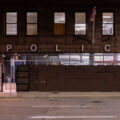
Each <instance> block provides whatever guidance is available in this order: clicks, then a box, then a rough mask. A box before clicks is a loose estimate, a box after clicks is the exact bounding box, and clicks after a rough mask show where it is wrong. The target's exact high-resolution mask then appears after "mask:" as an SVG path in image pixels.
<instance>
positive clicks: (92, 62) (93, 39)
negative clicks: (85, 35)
mask: <svg viewBox="0 0 120 120" xmlns="http://www.w3.org/2000/svg"><path fill="white" fill-rule="evenodd" d="M92 32H93V33H92V51H91V65H94V51H93V50H94V48H93V47H94V43H95V19H94V21H93V30H92Z"/></svg>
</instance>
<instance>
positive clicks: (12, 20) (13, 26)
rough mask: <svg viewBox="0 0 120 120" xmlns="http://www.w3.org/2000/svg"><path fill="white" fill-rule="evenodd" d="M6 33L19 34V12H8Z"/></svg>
mask: <svg viewBox="0 0 120 120" xmlns="http://www.w3.org/2000/svg"><path fill="white" fill-rule="evenodd" d="M6 35H17V12H7V13H6Z"/></svg>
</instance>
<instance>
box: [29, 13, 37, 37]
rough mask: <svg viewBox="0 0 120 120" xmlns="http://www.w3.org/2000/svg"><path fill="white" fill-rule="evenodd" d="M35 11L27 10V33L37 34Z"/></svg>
mask: <svg viewBox="0 0 120 120" xmlns="http://www.w3.org/2000/svg"><path fill="white" fill-rule="evenodd" d="M37 24H38V21H37V12H27V35H37V34H38V30H37Z"/></svg>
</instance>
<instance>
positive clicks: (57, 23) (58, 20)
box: [54, 12, 65, 35]
mask: <svg viewBox="0 0 120 120" xmlns="http://www.w3.org/2000/svg"><path fill="white" fill-rule="evenodd" d="M54 35H65V12H55V13H54Z"/></svg>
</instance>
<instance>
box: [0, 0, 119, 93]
mask: <svg viewBox="0 0 120 120" xmlns="http://www.w3.org/2000/svg"><path fill="white" fill-rule="evenodd" d="M9 89H11V90H13V91H14V92H15V91H18V92H19V91H61V92H64V91H73V92H74V91H120V2H118V1H117V0H111V1H110V0H106V1H104V0H101V1H98V0H96V1H95V0H94V1H89V0H84V1H81V0H73V1H72V2H70V1H69V0H66V1H64V0H62V1H57V2H56V1H55V0H52V1H47V0H44V1H41V2H40V1H37V0H31V1H29V0H27V1H19V0H18V1H17V2H16V1H15V0H13V1H12V0H11V1H9V2H7V1H3V2H2V1H1V4H0V91H1V92H8V91H9Z"/></svg>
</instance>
